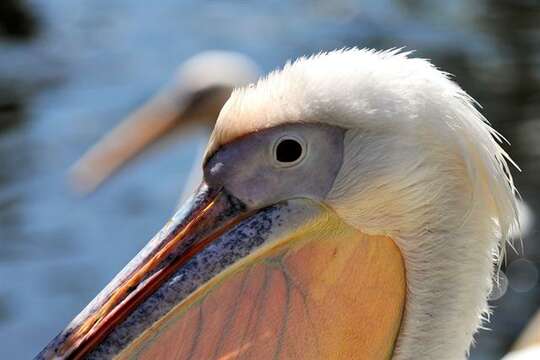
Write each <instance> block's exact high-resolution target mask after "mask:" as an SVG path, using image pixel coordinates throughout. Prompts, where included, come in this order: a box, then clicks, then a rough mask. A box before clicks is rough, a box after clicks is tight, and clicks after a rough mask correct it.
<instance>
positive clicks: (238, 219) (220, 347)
mask: <svg viewBox="0 0 540 360" xmlns="http://www.w3.org/2000/svg"><path fill="white" fill-rule="evenodd" d="M239 277H241V278H242V279H243V280H242V281H238V279H239ZM241 282H242V283H243V285H242V286H240V287H238V286H237V285H238V284H239V283H241ZM234 284H237V285H234ZM252 287H253V288H254V289H255V287H259V288H260V289H259V290H253V291H250V290H249V288H252ZM364 289H368V290H367V291H366V290H364ZM374 289H376V291H375V290H374ZM404 289H405V281H404V271H403V263H402V259H401V256H400V253H399V251H398V250H397V248H396V247H395V245H394V244H393V242H392V240H391V239H388V238H382V237H378V238H371V237H369V236H367V235H363V234H361V233H360V232H358V231H357V230H355V229H353V228H351V227H350V226H348V225H346V224H345V223H343V222H342V221H341V220H340V219H339V217H337V216H336V215H335V213H333V212H332V211H331V210H329V209H327V208H326V207H325V206H323V205H320V204H318V203H315V202H312V201H310V200H302V199H299V200H289V201H285V202H282V203H279V204H275V205H271V206H268V207H265V208H262V209H249V208H247V207H246V206H245V205H244V204H243V203H242V202H240V201H239V200H238V199H236V198H235V197H233V196H231V195H230V194H228V193H227V191H226V190H224V189H211V188H208V187H207V186H206V185H204V184H203V185H202V186H201V187H200V190H199V192H198V194H197V195H196V196H195V197H193V198H192V199H191V201H190V203H189V204H188V205H187V206H186V207H184V208H183V209H181V210H179V212H178V213H177V214H176V215H175V216H174V217H173V219H172V220H171V221H170V222H169V223H168V224H167V225H165V227H164V228H163V229H162V230H161V231H160V232H159V233H158V234H157V235H156V236H155V237H154V238H153V239H152V240H151V241H150V242H149V244H148V245H147V246H146V247H145V248H144V249H143V250H142V251H141V252H140V253H139V254H138V255H137V256H136V257H135V258H134V259H133V260H132V261H131V262H130V263H129V264H128V265H127V266H126V268H125V269H124V270H123V271H122V272H121V273H120V274H119V275H117V276H116V278H115V279H114V280H113V281H112V282H111V283H110V284H109V285H108V286H107V287H106V288H105V289H104V290H103V291H102V292H101V293H100V294H99V295H98V296H97V297H96V298H95V299H94V300H93V301H92V302H91V303H90V304H89V305H88V306H87V307H86V308H85V310H83V312H81V314H79V315H78V316H77V317H76V318H75V319H74V320H73V321H72V322H71V324H69V326H68V327H67V328H66V329H65V330H64V331H63V332H62V333H60V334H59V335H58V336H57V337H56V338H55V339H53V340H52V341H51V342H50V343H49V345H48V346H47V347H46V348H45V349H44V350H43V351H42V352H41V353H40V354H38V356H37V357H36V359H82V358H86V357H89V358H111V357H120V358H143V359H144V358H148V359H152V358H164V359H168V358H171V359H172V358H178V359H187V358H200V359H206V358H218V359H227V358H235V357H236V355H238V354H244V355H246V356H247V358H257V359H259V358H261V359H265V358H271V357H272V358H273V356H271V354H274V355H275V354H279V353H280V352H282V351H283V352H284V354H285V353H290V351H293V350H294V349H296V350H294V351H299V348H302V349H303V348H305V349H306V350H305V351H307V352H306V354H308V353H309V354H311V355H310V356H307V357H305V358H336V356H335V355H336V354H341V355H343V357H342V358H347V356H349V355H353V354H355V353H356V354H358V351H361V352H362V353H364V354H366V356H367V358H372V357H375V358H389V357H390V356H391V354H392V351H393V347H394V342H395V339H396V336H397V333H398V329H399V326H400V321H401V315H402V310H403V304H404V297H405V296H404V291H405V290H404ZM249 293H253V294H255V293H257V294H258V295H256V296H255V295H253V296H248V295H244V294H249ZM259 298H260V299H265V300H264V301H263V300H257V299H259ZM257 302H258V304H259V305H258V306H257V305H256V304H255V303H257ZM209 304H210V305H209ZM242 304H244V305H242ZM261 304H262V305H261ZM245 306H247V308H244V307H245ZM248 308H249V309H250V310H249V309H248ZM242 309H243V310H242ZM254 313H255V314H254ZM194 314H195V315H194ZM227 314H229V315H227ZM234 314H238V316H236V315H234ZM280 314H281V315H280ZM310 314H311V315H310ZM227 316H228V317H227ZM194 319H195V320H194ZM250 319H251V320H250ZM255 319H256V320H255ZM254 323H255V324H256V325H257V326H256V327H255V328H253V329H254V330H252V331H251V330H249V329H250V328H252V327H253V324H254ZM179 329H183V330H179ZM289 332H290V333H289ZM240 333H243V334H244V335H240ZM374 337H375V338H374ZM229 338H231V339H233V340H234V341H232V340H231V339H229ZM289 339H290V340H289ZM290 341H294V342H292V343H291V342H290ZM269 344H272V345H269ZM315 345H316V346H315ZM175 354H176V355H175ZM235 354H236V355H235ZM247 354H251V355H247ZM293 357H294V356H293Z"/></svg>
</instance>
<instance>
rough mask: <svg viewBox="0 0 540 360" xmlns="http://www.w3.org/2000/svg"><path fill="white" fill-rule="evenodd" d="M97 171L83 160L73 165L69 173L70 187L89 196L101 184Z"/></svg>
mask: <svg viewBox="0 0 540 360" xmlns="http://www.w3.org/2000/svg"><path fill="white" fill-rule="evenodd" d="M96 175H97V174H96V172H95V171H94V170H92V169H91V168H89V167H88V166H85V165H84V164H82V163H81V162H77V163H76V164H75V165H73V166H72V167H71V168H70V169H69V170H68V173H67V182H68V185H69V188H70V189H71V190H72V191H73V192H75V193H76V194H77V195H80V196H87V195H89V194H91V193H92V192H94V191H95V190H96V188H97V187H98V186H99V183H100V180H99V178H98V176H96Z"/></svg>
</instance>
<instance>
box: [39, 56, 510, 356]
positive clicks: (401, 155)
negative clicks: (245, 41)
mask: <svg viewBox="0 0 540 360" xmlns="http://www.w3.org/2000/svg"><path fill="white" fill-rule="evenodd" d="M498 138H499V135H498V134H497V133H495V132H494V131H493V130H492V129H491V128H490V127H489V125H488V124H487V123H486V121H485V119H484V118H483V117H482V115H480V113H479V112H478V111H477V110H476V109H475V107H474V104H473V102H472V100H471V98H470V97H469V96H468V95H467V94H466V93H465V92H464V91H463V90H462V89H461V88H460V87H459V86H458V85H456V84H455V83H453V82H452V81H451V80H449V79H448V76H447V75H446V74H445V73H442V72H440V71H439V70H437V69H436V68H435V67H433V66H432V65H431V64H430V63H429V62H428V61H426V60H423V59H415V58H411V57H410V56H409V54H408V53H403V52H400V51H398V50H392V51H384V52H376V51H370V50H359V49H350V50H340V51H333V52H330V53H322V54H318V55H315V56H312V57H309V58H301V59H299V60H297V61H295V62H293V63H289V64H287V65H285V67H284V68H283V69H282V70H279V71H275V72H273V73H271V74H269V75H268V76H267V77H266V78H263V79H261V80H259V82H258V83H257V84H254V85H251V86H248V87H244V88H240V89H237V90H235V91H234V92H233V93H232V95H231V97H230V99H229V100H228V101H227V103H226V104H225V106H224V107H223V109H222V111H221V113H220V115H219V118H218V120H217V123H216V126H215V129H214V132H213V134H212V136H211V139H210V143H209V145H208V148H207V153H206V156H205V161H204V165H203V168H204V179H203V182H202V184H201V186H200V188H199V190H198V192H197V193H196V194H195V195H194V196H193V198H192V199H191V200H190V201H189V202H188V203H187V204H185V206H184V207H183V208H182V209H181V210H180V211H179V212H178V213H177V214H176V215H175V216H174V217H173V218H172V220H171V221H170V222H169V223H168V224H167V225H166V226H165V227H164V228H163V229H162V230H161V231H160V232H159V233H158V234H157V235H156V236H155V237H154V238H153V239H152V240H151V241H150V243H149V244H148V245H147V246H146V247H145V248H144V249H143V250H142V251H141V253H140V254H139V255H137V257H136V258H135V259H134V260H132V261H131V262H130V263H129V264H128V265H127V267H126V268H125V269H124V270H123V271H122V272H121V273H120V274H119V275H118V276H117V277H116V279H114V280H113V281H112V282H111V284H110V285H109V286H107V287H106V288H105V289H104V290H103V291H102V293H101V294H100V295H98V296H97V298H96V299H95V300H94V301H93V302H91V303H90V304H89V305H88V307H87V308H86V309H85V310H84V311H83V312H82V313H81V314H80V315H79V316H78V317H77V318H75V320H73V321H72V323H71V324H70V325H69V326H68V327H67V328H66V330H64V331H63V332H62V333H61V334H60V335H58V336H57V337H56V338H55V339H54V340H53V341H52V342H51V343H50V344H49V345H48V346H47V347H46V348H45V349H44V350H43V352H42V353H41V354H40V355H39V356H38V358H55V357H56V358H82V357H84V356H88V357H89V358H101V357H103V358H109V357H115V356H118V357H119V358H132V357H134V358H140V359H146V358H148V359H151V358H171V359H172V358H175V359H210V358H214V359H235V358H238V357H241V358H253V359H269V358H301V359H329V358H331V359H336V358H342V359H351V358H366V359H382V358H394V359H460V358H465V357H466V354H467V352H468V350H469V347H470V345H471V343H472V340H473V335H474V333H475V332H476V330H477V329H478V327H479V326H480V325H481V322H482V320H483V318H484V317H485V315H486V313H487V300H486V299H487V296H488V294H489V292H490V288H491V279H492V273H493V271H494V268H496V266H494V264H495V263H496V261H497V254H499V253H500V251H501V250H500V249H501V248H502V245H503V244H504V241H505V239H506V238H507V236H508V232H509V229H510V227H511V224H513V222H514V220H515V216H516V210H515V200H514V187H513V184H512V180H511V177H510V175H509V173H508V169H507V165H506V161H507V156H506V154H505V152H504V151H503V150H502V149H501V147H500V146H499V145H498V143H497V141H496V140H497V139H498Z"/></svg>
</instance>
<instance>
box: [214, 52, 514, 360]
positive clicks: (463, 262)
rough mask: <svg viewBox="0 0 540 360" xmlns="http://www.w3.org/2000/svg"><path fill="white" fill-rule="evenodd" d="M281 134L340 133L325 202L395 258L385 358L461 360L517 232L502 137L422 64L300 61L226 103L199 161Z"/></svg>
mask: <svg viewBox="0 0 540 360" xmlns="http://www.w3.org/2000/svg"><path fill="white" fill-rule="evenodd" d="M290 122H323V123H329V124H334V125H339V126H342V127H345V128H347V129H349V130H348V131H347V133H346V138H345V154H344V163H343V166H342V168H341V170H340V173H339V174H338V177H337V179H336V181H335V183H334V186H333V189H332V191H331V192H330V194H329V195H328V199H327V202H328V204H329V205H330V206H331V207H332V208H333V209H334V210H335V211H336V212H337V213H338V214H339V215H340V216H341V217H342V218H343V219H344V220H345V221H347V222H348V223H350V224H351V225H353V226H356V227H357V228H359V229H361V230H362V231H364V232H367V233H370V234H384V235H389V236H391V237H392V238H393V239H394V240H395V241H396V243H397V244H398V246H399V247H400V249H401V251H402V253H403V256H404V260H405V265H406V271H407V287H408V293H407V302H406V311H405V315H404V319H403V323H402V327H401V331H400V334H399V337H398V342H397V347H396V351H395V353H394V358H395V359H460V358H465V357H466V354H467V353H468V351H469V347H470V345H471V343H472V341H473V335H474V333H475V332H476V331H477V329H478V328H479V327H480V326H481V322H482V319H484V318H485V317H486V316H487V314H488V306H487V296H488V294H489V292H490V289H491V284H492V275H493V271H494V268H495V266H494V261H495V263H496V261H499V260H500V258H501V256H500V255H499V253H501V252H502V251H501V250H502V249H504V243H505V241H506V240H507V238H508V234H509V231H510V229H511V227H512V226H513V224H514V223H515V221H516V205H515V195H514V192H515V189H514V185H513V182H512V178H511V176H510V173H509V171H508V165H507V161H508V160H509V157H508V155H507V154H506V152H505V151H504V150H503V149H502V148H501V147H500V146H499V144H498V142H497V141H499V140H500V139H501V136H500V135H499V134H498V133H496V132H495V131H494V130H493V129H492V128H491V127H490V126H489V124H488V123H487V121H486V120H485V118H484V117H483V116H482V115H481V114H480V113H479V112H478V110H477V109H476V108H475V106H474V102H473V100H472V99H471V98H470V97H469V96H468V95H467V94H466V93H465V92H464V91H463V90H462V89H461V88H460V87H459V86H458V85H457V84H455V83H454V82H452V81H451V80H450V79H449V77H448V74H446V73H444V72H441V71H439V70H437V69H436V68H435V67H434V66H432V65H431V64H430V63H429V62H428V61H427V60H425V59H418V58H411V57H410V53H406V52H401V51H400V50H389V51H383V52H377V51H372V50H359V49H347V50H338V51H333V52H330V53H321V54H318V55H315V56H312V57H309V58H301V59H299V60H297V61H295V62H294V63H289V64H287V65H285V67H284V68H283V69H282V70H280V71H275V72H273V73H271V74H270V75H268V77H267V78H265V79H262V80H260V81H259V82H258V83H257V84H256V85H253V86H250V87H247V88H242V89H239V90H237V91H235V92H234V93H233V95H232V96H231V98H230V100H229V101H228V102H227V103H226V104H225V106H224V108H223V109H222V112H221V114H220V117H219V118H218V121H217V124H216V129H215V131H214V133H213V135H212V139H211V143H210V146H209V150H208V151H213V150H214V149H216V148H217V147H219V146H220V145H222V144H224V143H227V142H229V141H231V140H233V139H235V138H237V137H239V136H242V135H245V134H248V133H251V132H255V131H258V130H260V129H264V128H269V127H273V126H276V125H279V124H283V123H290Z"/></svg>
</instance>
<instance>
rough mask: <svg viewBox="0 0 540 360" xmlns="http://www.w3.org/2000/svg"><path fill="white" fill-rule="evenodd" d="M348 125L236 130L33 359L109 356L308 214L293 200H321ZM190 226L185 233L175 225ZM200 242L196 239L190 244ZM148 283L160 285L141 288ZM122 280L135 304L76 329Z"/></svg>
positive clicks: (127, 301) (126, 301)
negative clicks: (157, 226) (159, 223)
mask: <svg viewBox="0 0 540 360" xmlns="http://www.w3.org/2000/svg"><path fill="white" fill-rule="evenodd" d="M344 134H345V130H344V129H342V128H338V127H332V126H328V125H322V124H294V125H288V124H286V125H281V126H278V127H275V128H270V129H266V130H262V131H259V132H257V133H254V134H251V135H250V136H246V137H244V138H241V139H237V140H235V141H232V142H231V143H229V144H226V145H224V146H222V147H221V148H220V149H218V150H217V151H216V152H215V153H214V154H210V156H209V157H208V160H206V163H205V166H204V180H203V183H202V185H201V186H200V188H199V190H198V192H197V193H196V194H195V195H194V196H193V197H192V199H190V200H189V201H188V202H187V203H186V204H185V205H184V206H183V207H182V208H181V209H180V210H179V211H178V212H177V213H176V214H175V215H174V216H173V218H172V219H171V221H169V223H168V224H167V225H165V227H164V228H163V229H162V230H161V231H160V232H159V233H158V234H157V235H156V236H155V237H154V238H153V239H152V240H151V241H150V242H149V243H148V244H147V245H146V246H145V248H143V249H142V250H141V252H140V253H139V254H138V255H137V256H136V257H135V258H134V259H133V260H132V261H131V262H130V263H129V264H128V265H127V266H126V267H125V268H124V269H123V270H122V271H121V272H120V273H119V274H118V275H117V276H116V277H115V279H113V281H112V282H111V283H110V284H109V285H108V286H107V287H106V288H105V289H104V290H103V291H102V292H101V293H100V294H99V295H98V296H97V297H96V298H95V299H94V300H93V301H92V302H91V303H90V304H89V305H88V306H87V307H86V308H85V309H84V310H83V312H81V314H79V316H77V318H75V320H74V321H72V323H71V324H70V325H69V326H68V327H67V328H66V329H65V330H64V331H63V332H61V333H60V334H59V335H58V336H57V337H55V338H54V339H53V340H52V341H51V342H50V343H49V345H48V346H47V347H46V348H45V349H44V350H43V351H42V352H40V353H39V354H38V355H37V357H36V359H52V358H55V359H79V358H87V359H109V358H113V357H114V356H115V355H117V354H119V353H120V352H121V351H122V350H123V349H125V348H126V347H127V346H128V345H129V344H130V343H131V342H132V341H133V340H135V339H136V338H137V337H138V336H139V335H141V334H142V333H143V332H144V331H145V330H146V329H148V328H149V327H150V326H151V325H152V324H154V323H155V322H156V321H158V320H159V319H160V318H162V317H163V316H164V315H165V314H166V313H168V312H169V311H170V310H171V309H172V308H173V307H174V306H175V305H177V304H178V303H180V302H181V301H182V300H184V299H185V298H186V297H187V296H189V295H190V294H191V293H193V292H194V291H195V290H196V289H198V288H199V287H200V286H201V285H203V284H204V283H206V282H207V281H208V280H210V279H211V278H213V277H214V276H216V275H217V274H219V273H220V272H222V271H223V270H224V269H226V268H227V267H229V266H230V265H232V264H233V263H234V262H236V261H238V260H240V259H242V258H244V257H245V256H247V255H249V254H250V253H251V252H252V251H253V250H254V249H256V248H258V247H260V246H261V245H263V244H264V243H265V242H266V241H267V240H268V239H269V237H270V236H271V235H272V234H276V233H279V232H280V231H281V230H282V229H283V228H284V227H286V226H287V225H288V224H289V225H290V224H291V223H301V222H302V221H304V220H305V219H306V218H307V217H309V215H308V214H307V212H306V211H302V210H301V207H300V208H299V207H298V203H295V204H293V203H294V202H295V199H303V200H307V201H308V202H321V201H322V200H323V199H324V198H325V196H326V194H327V193H328V191H329V190H330V189H331V188H332V185H333V182H334V180H335V178H336V176H337V173H338V172H339V170H340V167H341V164H342V160H343V139H344ZM299 209H300V210H299ZM193 224H194V225H193ZM186 228H189V231H188V232H185V231H184V230H185V229H186ZM184 233H185V235H181V236H182V238H181V241H179V240H178V239H179V234H184ZM209 239H210V240H209ZM173 241H177V244H175V246H174V247H172V250H170V251H168V252H167V256H166V257H163V258H160V259H159V261H154V260H155V255H156V254H157V253H158V252H160V251H161V250H162V249H163V248H164V247H165V245H168V244H170V243H171V242H173ZM201 245H203V246H201ZM195 247H197V248H199V247H200V249H199V250H197V251H196V252H195V253H192V250H193V249H194V248H195ZM150 261H154V262H155V265H154V266H152V268H151V270H149V271H145V272H144V274H143V275H144V276H143V277H142V278H141V280H139V281H138V282H137V283H136V284H135V285H130V286H129V287H128V288H127V289H125V288H126V286H125V285H126V282H127V281H128V280H129V279H130V278H131V277H132V276H133V274H136V273H137V272H138V271H139V270H140V269H141V268H142V267H143V266H144V265H145V264H147V263H148V262H150ZM165 271H169V273H170V275H167V276H166V277H163V278H161V280H159V282H156V281H154V280H153V277H154V275H156V274H158V273H159V272H165ZM150 283H153V284H154V285H155V286H156V287H155V289H156V290H154V291H152V292H150V293H149V294H147V295H145V296H142V295H141V296H140V297H137V296H138V295H139V293H145V291H146V289H147V288H148V286H149V284H150ZM121 288H124V291H125V295H124V297H123V298H122V299H121V301H119V302H118V303H117V304H115V306H114V310H118V309H121V308H122V307H124V308H126V307H128V305H134V306H133V309H134V310H132V311H129V312H128V313H127V314H125V316H124V317H121V318H118V319H115V320H114V321H112V322H111V321H109V324H112V326H111V327H110V328H109V329H108V330H106V331H105V330H101V329H98V330H96V331H95V332H93V333H90V332H89V333H86V334H83V336H82V337H81V336H80V335H74V334H76V333H77V330H79V329H80V328H81V326H82V325H83V324H84V323H85V321H86V320H88V319H89V318H91V316H92V315H93V314H95V313H97V312H98V311H99V309H101V308H102V307H103V306H104V304H105V303H106V302H107V300H108V299H109V298H111V295H112V294H113V293H114V291H116V289H121ZM102 323H104V324H105V323H107V321H105V320H104V321H102ZM98 325H99V324H98ZM92 331H93V330H92ZM80 339H82V340H81V341H80V342H77V341H75V342H74V341H73V340H80ZM66 344H67V346H66ZM73 344H75V345H73Z"/></svg>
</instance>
